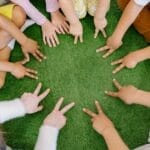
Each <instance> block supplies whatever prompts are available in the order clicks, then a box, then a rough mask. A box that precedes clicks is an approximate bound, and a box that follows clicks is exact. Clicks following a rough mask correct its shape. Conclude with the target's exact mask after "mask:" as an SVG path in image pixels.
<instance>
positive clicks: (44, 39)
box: [43, 35, 46, 45]
mask: <svg viewBox="0 0 150 150" xmlns="http://www.w3.org/2000/svg"><path fill="white" fill-rule="evenodd" d="M43 42H44V44H45V45H46V36H45V35H43Z"/></svg>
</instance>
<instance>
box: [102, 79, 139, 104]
mask: <svg viewBox="0 0 150 150" xmlns="http://www.w3.org/2000/svg"><path fill="white" fill-rule="evenodd" d="M113 83H114V85H115V87H116V88H117V89H118V90H119V91H118V92H111V91H105V93H106V94H107V95H109V96H112V97H118V98H120V99H121V100H123V101H124V102H125V103H126V104H133V103H136V101H137V100H138V99H139V97H140V96H141V95H140V94H141V93H140V90H138V89H137V88H136V87H134V86H132V85H128V86H122V85H121V84H120V83H119V82H118V81H117V80H116V79H113Z"/></svg>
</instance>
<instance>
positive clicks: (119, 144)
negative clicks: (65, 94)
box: [83, 101, 129, 150]
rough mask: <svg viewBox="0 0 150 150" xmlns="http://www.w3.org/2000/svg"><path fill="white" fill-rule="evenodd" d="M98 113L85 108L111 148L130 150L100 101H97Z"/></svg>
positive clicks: (111, 149)
mask: <svg viewBox="0 0 150 150" xmlns="http://www.w3.org/2000/svg"><path fill="white" fill-rule="evenodd" d="M95 105H96V108H97V111H98V114H96V113H94V112H92V111H90V110H89V109H87V108H84V109H83V111H84V112H85V113H86V114H88V115H89V116H90V117H92V119H91V121H92V123H93V128H94V130H96V131H97V132H98V133H99V134H101V135H102V136H103V138H104V139H105V142H106V144H107V147H108V149H109V150H129V148H128V146H127V145H126V144H125V143H124V141H123V140H122V138H121V137H120V135H119V133H118V131H117V130H116V129H115V127H114V125H113V123H112V121H111V120H110V119H109V118H108V117H107V116H106V115H105V113H104V112H103V110H102V108H101V106H100V104H99V102H98V101H95Z"/></svg>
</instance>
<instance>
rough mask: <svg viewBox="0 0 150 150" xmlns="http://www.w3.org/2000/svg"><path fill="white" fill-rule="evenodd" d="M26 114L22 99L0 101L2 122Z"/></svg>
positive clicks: (0, 121)
mask: <svg viewBox="0 0 150 150" xmlns="http://www.w3.org/2000/svg"><path fill="white" fill-rule="evenodd" d="M25 114H26V111H25V108H24V106H23V103H22V102H21V100H20V99H15V100H12V101H4V102H0V123H4V122H5V121H8V120H10V119H13V118H16V117H22V116H24V115H25Z"/></svg>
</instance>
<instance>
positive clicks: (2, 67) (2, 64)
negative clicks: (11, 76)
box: [0, 61, 13, 72]
mask: <svg viewBox="0 0 150 150" xmlns="http://www.w3.org/2000/svg"><path fill="white" fill-rule="evenodd" d="M12 70H13V63H10V62H7V61H0V71H5V72H11V71H12Z"/></svg>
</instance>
